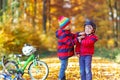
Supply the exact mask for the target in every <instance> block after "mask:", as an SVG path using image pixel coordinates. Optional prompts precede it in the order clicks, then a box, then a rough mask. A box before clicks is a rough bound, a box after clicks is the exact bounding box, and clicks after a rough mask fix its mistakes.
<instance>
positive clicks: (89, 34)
mask: <svg viewBox="0 0 120 80" xmlns="http://www.w3.org/2000/svg"><path fill="white" fill-rule="evenodd" d="M84 30H85V37H84V38H83V39H80V40H79V43H78V44H76V53H77V56H79V64H80V74H81V80H92V72H91V62H92V55H93V54H94V44H95V42H96V41H97V40H98V38H97V36H96V35H95V30H96V25H95V23H93V22H92V21H90V20H87V21H86V22H85V25H84Z"/></svg>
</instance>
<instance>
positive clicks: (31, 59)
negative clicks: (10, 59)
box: [17, 53, 36, 73]
mask: <svg viewBox="0 0 120 80" xmlns="http://www.w3.org/2000/svg"><path fill="white" fill-rule="evenodd" d="M34 60H35V61H36V59H35V54H34V53H33V54H31V55H30V56H29V57H28V59H27V60H26V61H25V63H24V65H23V66H22V65H21V61H20V60H18V61H17V64H18V66H19V65H20V68H18V69H17V72H19V71H21V72H22V73H24V71H25V69H26V67H27V65H28V64H29V63H30V62H31V61H33V62H34Z"/></svg>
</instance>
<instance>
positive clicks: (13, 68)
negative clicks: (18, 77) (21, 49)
mask: <svg viewBox="0 0 120 80" xmlns="http://www.w3.org/2000/svg"><path fill="white" fill-rule="evenodd" d="M18 68H19V67H18V65H17V64H16V62H15V61H7V62H6V63H5V69H6V70H7V72H8V73H9V74H10V75H11V76H12V75H15V72H12V71H16V70H17V69H18Z"/></svg>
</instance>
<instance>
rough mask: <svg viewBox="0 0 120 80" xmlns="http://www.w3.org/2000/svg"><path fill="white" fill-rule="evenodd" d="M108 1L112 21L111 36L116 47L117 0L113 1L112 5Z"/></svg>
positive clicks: (108, 0) (109, 0)
mask: <svg viewBox="0 0 120 80" xmlns="http://www.w3.org/2000/svg"><path fill="white" fill-rule="evenodd" d="M107 2H108V7H109V10H110V17H111V21H112V22H113V25H112V26H113V36H114V41H115V44H114V45H115V47H118V33H119V32H118V19H117V18H118V14H117V12H118V6H117V0H115V1H114V6H112V2H111V0H107Z"/></svg>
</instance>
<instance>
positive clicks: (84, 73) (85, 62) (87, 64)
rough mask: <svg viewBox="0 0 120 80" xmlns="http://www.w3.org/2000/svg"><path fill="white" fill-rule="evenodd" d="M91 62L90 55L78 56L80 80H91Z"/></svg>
mask: <svg viewBox="0 0 120 80" xmlns="http://www.w3.org/2000/svg"><path fill="white" fill-rule="evenodd" d="M91 62H92V56H90V55H86V56H80V58H79V64H80V74H81V80H92V71H91Z"/></svg>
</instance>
